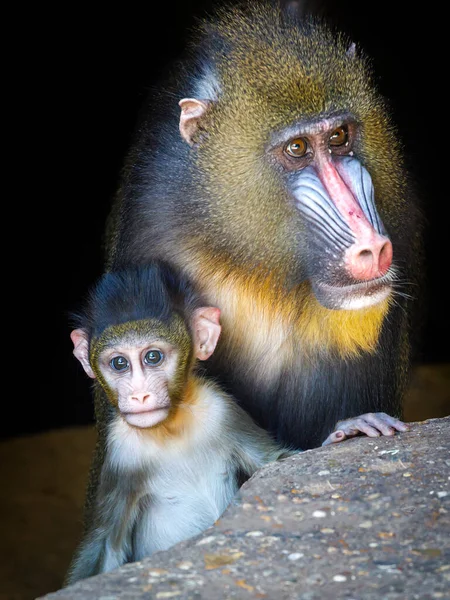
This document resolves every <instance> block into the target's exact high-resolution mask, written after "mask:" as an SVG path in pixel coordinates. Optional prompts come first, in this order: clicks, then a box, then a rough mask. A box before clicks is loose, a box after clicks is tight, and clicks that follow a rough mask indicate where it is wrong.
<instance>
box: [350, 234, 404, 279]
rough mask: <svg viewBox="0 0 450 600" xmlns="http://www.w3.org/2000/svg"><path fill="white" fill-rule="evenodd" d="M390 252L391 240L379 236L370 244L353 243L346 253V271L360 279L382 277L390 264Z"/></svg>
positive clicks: (391, 252)
mask: <svg viewBox="0 0 450 600" xmlns="http://www.w3.org/2000/svg"><path fill="white" fill-rule="evenodd" d="M392 254H393V251H392V244H391V242H390V241H389V240H388V239H386V238H385V237H381V236H379V238H378V240H375V241H374V242H373V243H372V244H365V245H364V246H362V247H361V246H357V245H354V246H352V247H351V248H349V249H348V251H347V254H346V266H347V271H348V272H349V273H350V275H351V276H352V277H354V278H355V279H359V280H360V281H361V280H362V281H369V280H370V279H375V278H377V277H382V276H383V275H385V274H386V273H387V271H388V269H389V267H390V266H391V264H392Z"/></svg>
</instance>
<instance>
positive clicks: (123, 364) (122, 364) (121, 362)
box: [109, 356, 129, 371]
mask: <svg viewBox="0 0 450 600" xmlns="http://www.w3.org/2000/svg"><path fill="white" fill-rule="evenodd" d="M109 364H110V365H111V368H112V369H114V371H125V370H126V369H128V366H129V365H128V361H127V359H126V358H125V357H124V356H115V357H114V358H113V359H112V360H111V361H110V363H109Z"/></svg>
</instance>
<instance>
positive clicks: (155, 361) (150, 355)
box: [144, 350, 164, 367]
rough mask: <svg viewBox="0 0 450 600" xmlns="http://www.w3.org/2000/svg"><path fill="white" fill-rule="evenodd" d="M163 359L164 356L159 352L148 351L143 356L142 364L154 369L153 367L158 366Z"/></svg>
mask: <svg viewBox="0 0 450 600" xmlns="http://www.w3.org/2000/svg"><path fill="white" fill-rule="evenodd" d="M163 358H164V354H163V353H162V352H160V351H159V350H149V351H148V352H147V354H146V355H145V356H144V362H145V364H147V365H150V366H152V367H154V366H155V365H159V363H161V362H162V360H163Z"/></svg>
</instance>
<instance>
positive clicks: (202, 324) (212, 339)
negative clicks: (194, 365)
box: [193, 306, 222, 360]
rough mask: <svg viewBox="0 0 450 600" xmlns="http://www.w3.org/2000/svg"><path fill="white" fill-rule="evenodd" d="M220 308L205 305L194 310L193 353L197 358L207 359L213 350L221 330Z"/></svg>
mask: <svg viewBox="0 0 450 600" xmlns="http://www.w3.org/2000/svg"><path fill="white" fill-rule="evenodd" d="M219 319H220V310H219V309H218V308H213V307H212V306H207V307H203V308H197V309H196V310H195V311H194V317H193V331H194V355H195V357H196V358H198V359H199V360H206V359H208V358H209V357H210V356H211V354H212V353H213V352H214V350H215V348H216V346H217V342H218V341H219V336H220V332H221V329H222V328H221V326H220V321H219Z"/></svg>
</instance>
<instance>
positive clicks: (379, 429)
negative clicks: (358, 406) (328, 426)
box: [322, 412, 409, 446]
mask: <svg viewBox="0 0 450 600" xmlns="http://www.w3.org/2000/svg"><path fill="white" fill-rule="evenodd" d="M408 429H409V425H408V424H407V423H403V421H399V420H398V419H395V418H394V417H390V416H389V415H387V414H386V413H383V412H379V413H366V414H365V415H360V416H359V417H353V418H352V419H346V420H345V421H338V422H337V423H336V428H335V430H334V431H333V433H330V435H329V436H328V437H327V439H326V440H325V441H324V442H323V444H322V446H327V445H328V444H335V443H336V442H342V441H344V440H345V439H347V438H349V437H355V436H356V435H360V434H365V435H367V436H369V437H379V436H380V435H394V433H395V432H396V431H408Z"/></svg>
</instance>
